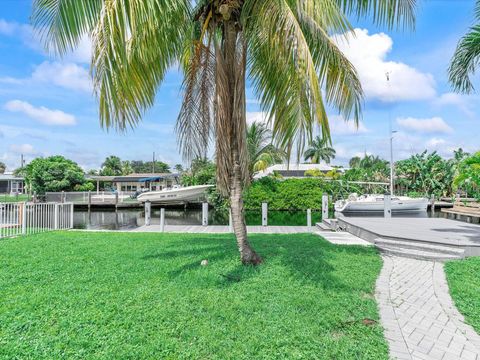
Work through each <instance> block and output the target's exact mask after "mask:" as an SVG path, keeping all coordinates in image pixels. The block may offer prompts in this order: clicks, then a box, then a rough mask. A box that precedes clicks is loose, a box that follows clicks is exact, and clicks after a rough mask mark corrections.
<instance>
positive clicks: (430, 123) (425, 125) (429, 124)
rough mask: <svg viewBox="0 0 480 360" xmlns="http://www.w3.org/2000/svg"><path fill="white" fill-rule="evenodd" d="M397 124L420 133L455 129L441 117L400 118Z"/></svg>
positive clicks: (445, 131)
mask: <svg viewBox="0 0 480 360" xmlns="http://www.w3.org/2000/svg"><path fill="white" fill-rule="evenodd" d="M397 124H398V125H400V126H401V127H403V128H404V129H407V130H412V131H416V132H420V133H451V132H453V129H452V128H451V127H450V126H449V125H448V124H447V123H446V122H445V121H444V120H443V119H442V118H441V117H432V118H430V119H416V118H413V117H407V118H398V119H397Z"/></svg>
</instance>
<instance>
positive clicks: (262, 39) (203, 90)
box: [32, 0, 415, 264]
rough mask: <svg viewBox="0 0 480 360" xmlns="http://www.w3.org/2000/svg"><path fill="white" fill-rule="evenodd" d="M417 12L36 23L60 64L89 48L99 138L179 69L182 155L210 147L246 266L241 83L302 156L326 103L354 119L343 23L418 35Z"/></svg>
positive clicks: (71, 9) (167, 13) (148, 8)
mask: <svg viewBox="0 0 480 360" xmlns="http://www.w3.org/2000/svg"><path fill="white" fill-rule="evenodd" d="M414 10H415V0H361V1H358V0H301V1H300V0H262V1H259V0H168V1H167V0H143V1H132V0H116V1H106V0H103V1H102V0H91V1H73V0H35V1H34V5H33V15H32V21H33V24H34V26H35V27H36V29H38V30H39V31H40V32H41V33H42V35H43V36H44V38H45V42H46V44H47V47H48V49H50V50H53V51H55V52H57V53H60V54H65V53H66V52H68V51H70V50H72V49H73V48H75V47H76V46H77V45H78V44H79V42H80V40H81V39H82V37H83V36H84V35H88V36H89V37H90V39H91V40H92V50H93V51H92V62H91V66H92V68H91V72H90V73H91V74H92V76H93V84H94V89H95V93H96V94H97V96H98V98H99V107H100V109H99V117H100V121H101V123H102V125H103V126H105V127H115V128H117V129H121V130H124V129H126V128H128V127H132V126H135V125H136V124H137V123H138V122H139V121H140V120H141V118H142V117H143V115H144V114H145V112H146V110H147V109H148V108H150V107H151V106H152V105H153V104H154V102H155V98H156V95H157V91H158V88H159V86H160V84H161V83H162V81H163V80H164V78H165V75H166V72H167V70H168V69H169V68H170V67H171V66H173V65H176V64H180V66H181V69H182V70H183V73H184V79H185V80H184V99H183V105H182V108H181V111H180V115H179V118H178V123H177V128H176V130H177V135H178V138H179V146H180V149H181V150H182V154H183V156H184V158H185V159H186V160H188V159H193V158H195V157H199V156H200V157H205V156H206V154H207V147H208V144H210V143H211V140H214V142H215V150H216V151H215V159H216V163H217V188H218V189H219V190H220V191H221V192H222V193H223V194H224V195H226V196H229V198H230V207H231V211H232V220H233V229H234V232H235V235H236V239H237V243H238V248H239V250H240V255H241V260H242V262H243V263H245V264H258V263H260V262H261V261H262V260H261V257H260V256H258V255H257V253H256V252H255V251H254V250H253V249H252V247H251V246H250V244H249V242H248V239H247V228H246V224H245V216H244V208H243V199H242V194H243V189H244V187H245V186H246V185H247V184H248V182H249V172H248V150H247V142H246V128H247V123H246V94H245V85H246V78H247V76H248V77H249V79H250V81H251V83H252V84H253V88H254V90H255V92H256V95H258V98H259V99H260V102H261V106H262V109H264V110H266V111H267V112H268V113H269V114H270V116H271V119H270V120H271V122H272V126H273V134H274V137H275V140H276V141H277V142H278V144H279V145H280V146H281V147H282V148H284V149H286V148H287V147H288V149H291V147H292V144H294V143H296V144H297V147H298V154H301V153H303V147H304V146H303V145H304V142H305V139H307V140H309V139H310V138H311V134H312V131H313V129H314V127H315V125H319V126H320V128H321V129H322V134H323V136H325V137H329V127H328V118H327V113H326V110H325V105H326V102H328V103H329V104H330V105H332V106H333V107H334V108H336V109H337V110H339V111H340V112H341V113H342V114H343V116H344V117H345V118H350V117H353V118H354V120H355V121H358V119H359V116H360V112H361V104H362V97H363V93H362V89H361V85H360V82H359V80H358V77H357V74H356V72H355V69H354V68H353V66H352V64H351V63H350V62H349V61H348V60H347V58H346V57H345V56H344V55H343V54H342V52H341V51H340V50H339V49H338V48H337V46H336V45H335V43H334V42H333V41H332V40H331V38H330V36H329V34H332V33H348V32H349V31H351V30H352V26H351V25H350V24H349V22H348V20H347V15H349V14H352V15H354V16H355V18H358V17H362V16H366V15H372V17H373V19H374V20H375V22H376V23H383V24H386V25H388V26H389V27H393V26H396V25H399V24H406V25H410V24H413V22H414ZM247 64H248V66H247ZM322 90H323V91H322ZM322 93H323V94H325V96H324V97H323V96H322Z"/></svg>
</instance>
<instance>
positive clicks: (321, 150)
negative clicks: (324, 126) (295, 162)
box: [303, 136, 336, 164]
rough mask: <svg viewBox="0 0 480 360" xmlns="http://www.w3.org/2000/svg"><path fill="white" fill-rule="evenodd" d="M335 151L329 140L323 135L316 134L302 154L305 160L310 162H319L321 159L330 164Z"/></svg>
mask: <svg viewBox="0 0 480 360" xmlns="http://www.w3.org/2000/svg"><path fill="white" fill-rule="evenodd" d="M335 154H336V151H335V149H334V148H332V147H331V146H330V145H329V141H328V139H327V138H325V137H321V136H317V137H316V138H315V139H314V140H313V141H312V142H311V143H310V147H309V148H308V149H307V150H306V151H305V153H304V154H303V156H304V157H305V160H310V162H311V163H312V164H319V163H320V161H321V160H323V161H325V162H326V163H327V164H330V161H331V160H332V159H334V158H335Z"/></svg>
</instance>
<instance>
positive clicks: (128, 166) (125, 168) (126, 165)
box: [122, 160, 133, 175]
mask: <svg viewBox="0 0 480 360" xmlns="http://www.w3.org/2000/svg"><path fill="white" fill-rule="evenodd" d="M132 173H133V168H132V163H131V162H130V161H128V160H125V161H122V175H129V174H132Z"/></svg>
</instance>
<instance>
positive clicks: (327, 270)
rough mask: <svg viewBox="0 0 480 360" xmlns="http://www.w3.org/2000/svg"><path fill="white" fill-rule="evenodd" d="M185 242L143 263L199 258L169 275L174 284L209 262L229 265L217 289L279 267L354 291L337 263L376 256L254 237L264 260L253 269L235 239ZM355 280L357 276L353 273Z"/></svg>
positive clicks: (312, 239) (310, 240)
mask: <svg viewBox="0 0 480 360" xmlns="http://www.w3.org/2000/svg"><path fill="white" fill-rule="evenodd" d="M192 240H193V241H192ZM186 241H188V244H185V245H183V246H182V245H180V246H181V248H178V247H179V243H172V244H169V246H168V247H167V248H166V249H163V251H158V252H156V253H153V254H148V255H145V256H143V257H142V260H152V259H173V258H177V257H186V258H188V259H190V258H192V257H195V258H196V259H195V260H194V261H188V262H186V263H184V264H183V265H181V266H178V267H175V268H174V269H171V271H169V272H168V277H169V278H170V279H171V280H174V279H175V278H177V277H178V276H180V275H184V274H185V273H186V272H188V271H198V269H199V267H200V261H201V260H203V259H208V261H209V263H210V265H209V266H211V265H212V264H215V263H218V262H226V261H227V263H226V264H225V270H224V271H221V270H219V271H218V281H216V282H213V283H212V285H214V286H217V287H229V286H232V285H235V284H237V283H242V282H246V281H249V280H250V279H252V278H253V277H256V276H261V274H262V273H263V271H265V270H266V268H267V267H268V265H269V264H274V263H276V264H281V265H282V266H283V267H285V268H287V269H288V271H289V272H290V273H291V274H293V275H294V276H295V277H296V278H297V279H298V280H299V281H304V282H306V283H310V284H314V285H315V286H320V287H322V288H324V289H333V288H334V289H336V290H337V291H352V285H349V284H346V283H344V282H343V281H342V280H341V279H340V278H339V277H338V276H336V275H335V274H334V272H335V270H336V268H335V266H337V267H338V266H341V262H339V261H338V260H339V257H342V256H348V257H351V258H352V261H355V259H356V257H357V256H358V257H362V256H374V250H373V249H371V248H365V247H360V246H348V247H347V246H338V245H333V244H330V243H328V242H327V241H325V240H323V239H322V238H320V237H318V236H316V235H313V234H289V235H277V234H253V235H251V236H250V241H251V243H252V245H253V247H254V248H255V250H256V251H258V253H260V254H261V255H262V257H263V258H264V264H262V265H261V266H258V267H253V266H245V265H242V264H241V263H240V261H239V258H238V257H239V256H238V250H237V248H236V244H235V240H234V238H233V236H229V235H227V236H215V237H210V236H209V237H205V236H202V235H198V237H195V238H194V239H188V240H186ZM180 244H181V243H180ZM197 245H199V246H197ZM232 258H235V260H236V261H237V263H236V264H235V265H234V266H233V268H232V266H231V264H229V263H228V260H231V259H232ZM210 275H211V273H210ZM352 276H356V274H355V273H352ZM204 285H205V284H203V285H202V286H204Z"/></svg>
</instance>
